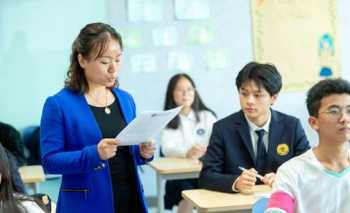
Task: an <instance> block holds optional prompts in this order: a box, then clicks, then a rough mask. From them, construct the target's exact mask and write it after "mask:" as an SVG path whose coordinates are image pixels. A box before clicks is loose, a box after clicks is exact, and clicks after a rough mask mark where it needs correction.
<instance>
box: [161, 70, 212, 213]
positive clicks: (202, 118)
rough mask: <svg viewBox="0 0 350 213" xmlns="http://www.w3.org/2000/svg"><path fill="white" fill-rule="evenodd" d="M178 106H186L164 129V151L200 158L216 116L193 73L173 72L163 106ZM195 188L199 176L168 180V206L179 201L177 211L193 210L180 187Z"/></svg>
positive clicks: (204, 150)
mask: <svg viewBox="0 0 350 213" xmlns="http://www.w3.org/2000/svg"><path fill="white" fill-rule="evenodd" d="M177 106H183V107H182V110H181V112H180V114H179V115H177V116H176V117H175V118H174V119H173V120H172V121H171V122H170V123H169V124H168V125H167V127H166V128H165V129H164V130H163V131H162V132H161V151H162V154H163V155H164V156H166V157H182V158H189V159H199V158H200V157H202V156H203V155H204V153H205V152H206V148H207V145H208V141H209V137H210V134H211V128H212V125H213V123H214V122H215V121H216V118H215V113H214V112H213V111H212V110H211V109H209V108H208V107H207V106H206V105H205V104H204V103H203V101H202V99H201V98H200V96H199V94H198V92H197V91H196V86H195V84H194V82H193V80H192V79H191V77H190V76H189V75H187V74H184V73H181V74H177V75H175V76H173V77H172V78H171V79H170V81H169V83H168V88H167V91H166V99H165V106H164V109H165V110H168V109H172V108H175V107H177ZM193 188H197V180H196V179H186V180H173V181H167V183H166V193H165V208H166V209H171V208H172V206H173V205H178V212H191V211H192V206H191V205H190V203H188V202H186V201H185V200H183V199H182V198H181V191H182V190H186V189H193Z"/></svg>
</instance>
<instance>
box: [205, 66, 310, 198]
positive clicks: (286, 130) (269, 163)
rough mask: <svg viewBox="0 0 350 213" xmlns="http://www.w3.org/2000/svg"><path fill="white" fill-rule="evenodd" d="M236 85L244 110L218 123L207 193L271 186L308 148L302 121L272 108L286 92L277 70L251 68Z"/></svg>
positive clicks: (211, 146)
mask: <svg viewBox="0 0 350 213" xmlns="http://www.w3.org/2000/svg"><path fill="white" fill-rule="evenodd" d="M236 86H237V90H238V92H239V100H240V105H241V110H240V111H238V112H236V113H233V114H231V115H229V116H228V117H226V118H223V119H221V120H219V121H217V122H216V123H215V124H214V127H213V131H212V135H211V138H210V142H209V146H208V148H207V152H206V154H205V155H204V157H203V158H202V159H203V168H202V171H201V173H200V179H199V184H200V186H201V187H203V188H207V189H210V190H217V191H222V192H246V191H251V189H252V187H253V186H254V185H255V184H262V183H264V184H269V185H270V184H271V183H272V182H273V180H274V176H275V175H274V174H275V172H276V171H277V168H278V167H279V166H280V165H282V164H283V163H284V162H286V161H287V160H289V159H291V158H292V157H294V156H297V155H299V154H301V153H303V152H305V151H306V150H307V149H309V142H308V140H307V139H306V136H305V132H304V130H303V128H302V126H301V123H300V121H299V120H298V119H297V118H295V117H293V116H290V115H287V114H284V113H281V112H278V111H275V110H273V109H271V106H272V105H273V103H274V102H275V101H276V99H277V96H278V94H279V91H280V89H281V87H282V78H281V75H280V74H279V72H278V70H277V69H276V67H274V66H273V65H270V64H259V63H256V62H251V63H248V64H247V65H246V66H245V67H243V69H242V70H241V71H240V72H239V73H238V76H237V78H236ZM239 167H242V168H245V171H243V172H242V171H241V169H239ZM257 173H259V174H260V175H262V176H263V178H262V179H261V180H257V176H256V175H257Z"/></svg>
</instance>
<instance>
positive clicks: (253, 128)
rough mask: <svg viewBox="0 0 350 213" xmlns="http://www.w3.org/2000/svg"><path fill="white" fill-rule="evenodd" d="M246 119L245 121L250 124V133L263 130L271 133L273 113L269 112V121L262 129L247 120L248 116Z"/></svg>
mask: <svg viewBox="0 0 350 213" xmlns="http://www.w3.org/2000/svg"><path fill="white" fill-rule="evenodd" d="M244 117H245V119H246V120H247V122H248V126H249V129H250V131H255V130H259V129H263V130H265V132H267V133H268V132H269V127H270V122H271V111H269V115H268V118H267V121H266V123H265V124H264V126H262V127H259V126H257V125H255V124H254V123H253V122H251V121H250V120H249V119H248V118H247V116H245V115H244Z"/></svg>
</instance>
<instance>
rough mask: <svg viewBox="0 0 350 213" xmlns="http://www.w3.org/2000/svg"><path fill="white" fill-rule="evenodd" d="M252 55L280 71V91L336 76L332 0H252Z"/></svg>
mask: <svg viewBox="0 0 350 213" xmlns="http://www.w3.org/2000/svg"><path fill="white" fill-rule="evenodd" d="M251 5H252V20H253V34H254V37H253V41H254V55H255V60H256V61H258V62H264V63H272V64H274V65H276V66H277V68H278V69H279V70H280V72H281V74H282V78H283V84H284V90H287V91H300V90H306V89H308V88H309V87H310V86H311V85H312V84H314V83H316V82H317V81H319V80H320V79H323V78H327V77H339V76H340V66H339V59H340V56H339V53H340V51H339V46H340V45H339V40H338V35H337V27H336V24H337V17H336V0H322V1H320V0H307V1H305V0H252V4H251Z"/></svg>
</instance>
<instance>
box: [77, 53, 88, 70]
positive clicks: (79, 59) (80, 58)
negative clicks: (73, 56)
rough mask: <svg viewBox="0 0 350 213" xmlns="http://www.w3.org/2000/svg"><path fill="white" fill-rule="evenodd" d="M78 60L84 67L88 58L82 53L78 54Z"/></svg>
mask: <svg viewBox="0 0 350 213" xmlns="http://www.w3.org/2000/svg"><path fill="white" fill-rule="evenodd" d="M78 62H79V65H80V66H81V67H82V68H85V65H86V63H87V60H86V59H85V58H84V57H83V56H82V55H81V54H80V53H79V54H78Z"/></svg>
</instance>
